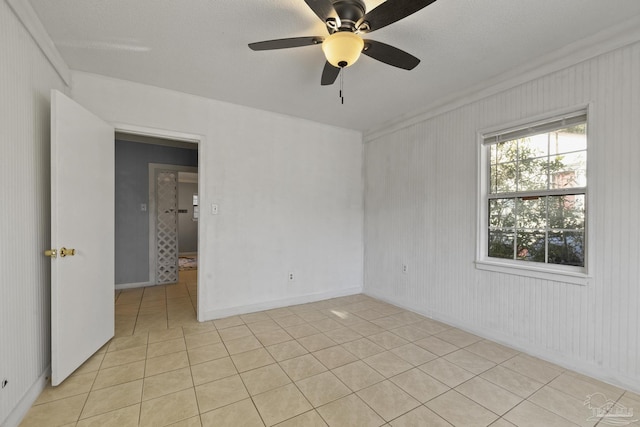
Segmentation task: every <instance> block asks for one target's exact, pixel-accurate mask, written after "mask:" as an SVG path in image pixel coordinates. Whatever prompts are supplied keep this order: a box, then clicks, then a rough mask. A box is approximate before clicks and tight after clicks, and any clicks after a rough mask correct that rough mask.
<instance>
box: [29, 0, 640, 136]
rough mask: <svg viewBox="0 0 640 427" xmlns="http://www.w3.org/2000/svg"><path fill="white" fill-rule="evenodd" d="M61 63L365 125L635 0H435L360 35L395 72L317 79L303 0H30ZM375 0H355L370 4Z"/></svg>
mask: <svg viewBox="0 0 640 427" xmlns="http://www.w3.org/2000/svg"><path fill="white" fill-rule="evenodd" d="M30 1H31V4H32V5H33V7H34V9H35V10H36V12H37V14H38V16H39V17H40V19H41V21H42V23H43V24H44V26H45V28H46V29H47V31H48V32H49V35H50V36H51V38H52V39H53V41H54V42H55V44H56V46H57V48H58V50H59V51H60V53H61V54H62V56H63V58H64V59H65V61H66V62H67V64H68V65H69V67H70V68H71V69H74V70H80V71H86V72H91V73H96V74H102V75H105V76H110V77H115V78H120V79H125V80H130V81H134V82H141V83H146V84H150V85H154V86H159V87H164V88H169V89H174V90H178V91H181V92H186V93H191V94H195V95H199V96H203V97H207V98H212V99H217V100H221V101H227V102H232V103H235V104H241V105H246V106H250V107H255V108H260V109H263V110H269V111H274V112H279V113H284V114H288V115H292V116H297V117H303V118H307V119H310V120H314V121H318V122H322V123H328V124H332V125H335V126H340V127H345V128H350V129H356V130H368V129H372V128H376V127H378V126H379V125H380V124H381V123H384V122H385V121H388V120H389V119H391V118H393V117H396V116H400V115H403V114H407V113H410V112H413V111H419V110H422V109H424V108H425V107H426V106H427V105H430V104H432V103H434V102H435V101H437V100H439V99H445V98H446V97H448V96H450V95H451V94H452V93H459V92H461V91H463V90H464V89H465V88H470V87H473V86H477V85H478V84H481V83H482V82H483V81H485V80H487V79H489V78H492V77H495V76H497V75H500V74H502V73H504V72H506V71H508V70H510V69H513V68H514V67H518V66H521V65H523V64H525V63H527V62H528V61H531V60H533V59H535V58H537V57H540V56H542V55H545V54H547V53H549V52H552V51H555V50H557V49H559V48H561V47H563V46H566V45H568V44H570V43H573V42H576V41H579V40H581V39H583V38H585V37H588V36H590V35H592V34H595V33H597V32H600V31H603V30H606V29H608V28H611V27H612V26H615V25H617V24H619V23H622V22H624V21H626V20H628V19H630V18H634V17H637V16H638V15H640V0H535V1H534V0H438V1H436V2H435V3H433V4H432V5H430V6H428V7H427V8H425V9H423V10H421V11H419V12H417V13H416V14H414V15H412V16H410V17H408V18H406V19H404V20H401V21H399V22H396V23H394V24H392V25H390V26H388V27H385V28H383V29H381V30H379V31H376V32H373V33H371V34H369V35H368V36H367V37H368V38H371V39H374V40H377V41H381V42H385V43H387V44H391V45H394V46H396V47H399V48H401V49H403V50H405V51H407V52H409V53H411V54H413V55H415V56H417V57H418V58H420V59H421V60H422V62H421V63H420V65H418V67H417V68H415V69H414V70H413V71H405V70H400V69H397V68H393V67H390V66H388V65H385V64H383V63H380V62H377V61H375V60H373V59H371V58H369V57H366V56H364V55H363V56H361V58H360V60H359V61H358V62H357V63H356V64H354V65H353V66H352V67H350V68H348V69H346V72H345V75H344V95H345V104H344V105H341V104H340V99H339V98H338V87H339V84H338V82H337V83H336V84H335V85H333V86H320V75H321V72H322V67H323V65H324V61H325V60H324V56H323V53H322V50H321V48H320V46H308V47H301V48H295V49H283V50H277V51H263V52H254V51H251V50H250V49H249V48H248V47H247V44H248V43H251V42H255V41H262V40H269V39H276V38H285V37H297V36H313V35H322V36H324V35H326V30H325V27H324V25H323V23H322V22H320V20H319V19H318V18H317V17H316V15H315V14H314V13H313V12H312V11H311V10H310V9H309V8H308V7H307V5H306V4H305V2H304V1H303V0H180V1H178V0H56V1H51V0H30ZM381 2H382V1H381V0H366V4H367V8H368V10H371V9H372V8H374V7H375V6H377V5H378V4H380V3H381Z"/></svg>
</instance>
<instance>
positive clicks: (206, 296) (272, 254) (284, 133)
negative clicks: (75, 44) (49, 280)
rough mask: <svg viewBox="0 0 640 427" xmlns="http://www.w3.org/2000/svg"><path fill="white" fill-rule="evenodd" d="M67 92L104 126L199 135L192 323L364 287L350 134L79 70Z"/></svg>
mask: <svg viewBox="0 0 640 427" xmlns="http://www.w3.org/2000/svg"><path fill="white" fill-rule="evenodd" d="M72 87H73V90H72V95H73V98H74V99H75V100H76V101H78V102H79V103H80V104H82V105H84V106H85V107H86V108H88V109H89V110H91V111H93V112H94V113H95V114H97V115H98V116H100V117H102V118H103V119H105V120H107V121H110V122H113V123H116V124H117V123H126V124H132V125H135V126H142V127H147V128H156V129H164V130H170V131H173V132H183V133H189V134H197V135H201V136H202V138H203V141H202V143H201V144H200V154H199V173H200V177H199V185H200V190H199V194H200V203H201V219H200V222H199V226H200V233H201V234H200V236H201V240H200V242H199V245H198V249H199V260H198V264H199V266H198V268H199V271H198V278H199V285H200V294H199V295H200V298H199V303H200V304H201V305H200V309H201V310H200V313H199V315H200V318H201V320H206V319H211V318H216V317H221V316H225V315H229V314H234V313H239V312H246V311H252V310H258V309H262V308H266V307H275V306H280V305H283V304H289V303H292V302H303V301H310V300H314V299H321V298H326V297H331V296H336V295H343V294H350V293H357V292H360V291H361V289H362V282H363V278H362V275H363V261H362V260H363V255H362V254H363V236H362V230H363V205H362V191H363V181H362V137H361V134H360V133H359V132H354V131H349V130H344V129H339V128H335V127H330V126H326V125H321V124H317V123H313V122H309V121H305V120H301V119H296V118H292V117H287V116H283V115H278V114H272V113H267V112H264V111H259V110H255V109H250V108H246V107H241V106H235V105H231V104H227V103H223V102H218V101H213V100H208V99H204V98H199V97H196V96H191V95H187V94H184V93H178V92H173V91H168V90H164V89H158V88H155V87H151V86H146V85H141V84H136V83H131V82H125V81H121V80H116V79H110V78H105V77H101V76H97V75H92V74H86V73H79V72H78V73H74V74H73V84H72ZM213 203H216V204H218V206H219V214H218V215H216V216H214V215H211V213H210V206H211V204H213ZM289 272H294V273H295V280H294V281H293V282H290V281H288V277H287V276H288V273H289Z"/></svg>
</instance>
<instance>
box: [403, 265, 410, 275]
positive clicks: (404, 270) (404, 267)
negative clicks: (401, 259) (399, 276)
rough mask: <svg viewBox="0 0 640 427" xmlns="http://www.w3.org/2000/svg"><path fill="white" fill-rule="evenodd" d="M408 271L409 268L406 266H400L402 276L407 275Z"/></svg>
mask: <svg viewBox="0 0 640 427" xmlns="http://www.w3.org/2000/svg"><path fill="white" fill-rule="evenodd" d="M408 271H409V266H408V265H407V264H402V272H403V273H404V274H407V272H408Z"/></svg>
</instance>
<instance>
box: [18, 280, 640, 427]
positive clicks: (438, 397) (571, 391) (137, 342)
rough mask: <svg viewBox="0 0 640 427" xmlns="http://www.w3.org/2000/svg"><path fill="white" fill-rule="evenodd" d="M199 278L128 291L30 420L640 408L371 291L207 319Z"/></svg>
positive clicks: (392, 419) (390, 416)
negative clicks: (95, 341)
mask: <svg viewBox="0 0 640 427" xmlns="http://www.w3.org/2000/svg"><path fill="white" fill-rule="evenodd" d="M195 281H196V272H195V271H185V272H181V275H180V282H179V283H178V284H176V285H167V286H157V287H151V288H145V289H135V290H128V291H122V292H117V293H116V337H115V338H114V339H112V340H111V341H110V342H109V343H108V344H107V345H105V346H104V347H103V348H102V349H101V350H100V351H98V353H96V354H95V355H94V356H93V357H91V359H89V360H88V361H87V362H86V363H85V364H84V365H83V366H82V367H80V368H79V369H78V370H77V371H76V372H75V373H74V374H73V375H72V376H70V377H69V378H68V379H67V380H66V381H65V382H64V383H63V384H62V385H60V386H58V387H55V388H53V387H47V388H46V389H45V390H44V391H43V392H42V394H41V395H40V397H39V398H38V400H37V402H36V403H35V404H34V405H33V407H32V408H31V410H30V411H29V413H28V414H27V416H26V418H25V420H24V421H23V423H22V424H21V425H22V426H25V427H27V426H38V427H46V426H65V427H71V426H76V427H87V426H118V427H126V426H138V425H140V426H153V427H156V426H166V425H172V426H185V427H186V426H231V427H240V426H272V425H278V426H311V427H313V426H327V425H329V426H357V427H366V426H382V425H384V426H393V427H404V426H450V425H454V426H489V425H491V426H495V427H506V426H545V427H550V426H563V427H565V426H575V425H579V426H594V425H599V426H606V425H608V424H606V423H605V422H604V421H612V420H614V419H613V418H611V419H608V420H602V419H598V418H596V419H593V418H592V415H593V412H592V410H591V408H596V407H601V406H603V405H604V407H610V406H611V404H613V402H617V404H618V405H622V406H618V408H629V409H631V408H633V409H635V410H636V413H637V412H640V395H637V394H634V393H631V392H629V391H625V390H622V389H619V388H617V387H613V386H611V385H608V384H604V383H602V382H599V381H596V380H594V379H592V378H588V377H585V376H582V375H580V374H577V373H575V372H570V371H567V370H565V369H562V368H561V367H559V366H556V365H553V364H550V363H548V362H545V361H542V360H539V359H536V358H534V357H531V356H529V355H526V354H523V353H520V352H518V351H516V350H513V349H511V348H508V347H505V346H502V345H499V344H496V343H494V342H491V341H487V340H484V339H482V338H480V337H477V336H474V335H471V334H469V333H467V332H464V331H462V330H459V329H456V328H452V327H450V326H448V325H445V324H442V323H439V322H436V321H433V320H430V319H427V318H424V317H422V316H419V315H417V314H414V313H412V312H409V311H406V310H403V309H400V308H398V307H395V306H393V305H390V304H387V303H384V302H381V301H378V300H375V299H373V298H370V297H367V296H365V295H354V296H348V297H344V298H335V299H331V300H327V301H320V302H316V303H310V304H303V305H297V306H291V307H286V308H279V309H275V310H268V311H264V312H259V313H251V314H246V315H241V316H233V317H229V318H226V319H219V320H214V321H209V322H204V323H198V322H197V321H196V317H195V309H194V307H195V301H196V293H195V289H196V283H195ZM594 393H600V394H595V395H594V396H593V398H592V399H591V402H590V403H591V406H589V405H585V400H586V399H587V396H588V395H592V394H594ZM607 399H611V400H610V401H609V403H607ZM607 405H609V406H607ZM637 418H638V416H636V417H635V418H633V419H637ZM617 420H618V421H620V420H622V419H621V418H618V419H617ZM634 424H635V423H634ZM637 425H639V426H640V422H638V424H637Z"/></svg>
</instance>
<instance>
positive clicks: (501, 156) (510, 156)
mask: <svg viewBox="0 0 640 427" xmlns="http://www.w3.org/2000/svg"><path fill="white" fill-rule="evenodd" d="M491 147H493V150H494V151H493V152H492V156H491V161H492V162H493V163H505V162H514V161H515V160H516V158H517V153H518V140H517V139H516V140H513V141H505V142H501V143H500V144H494V145H492V146H491Z"/></svg>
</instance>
